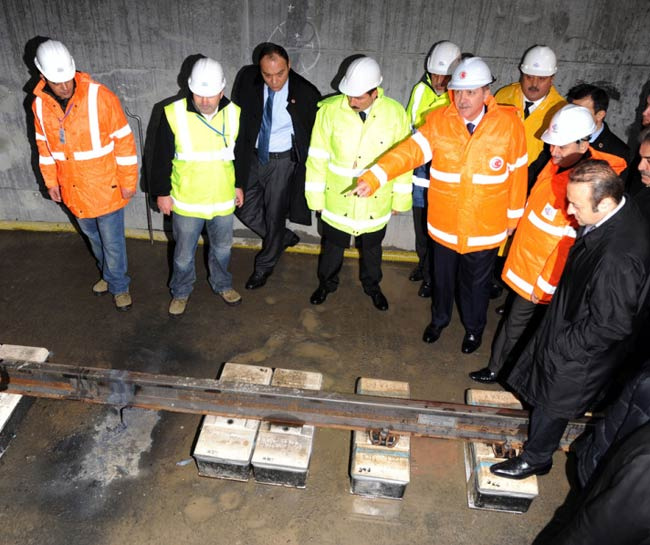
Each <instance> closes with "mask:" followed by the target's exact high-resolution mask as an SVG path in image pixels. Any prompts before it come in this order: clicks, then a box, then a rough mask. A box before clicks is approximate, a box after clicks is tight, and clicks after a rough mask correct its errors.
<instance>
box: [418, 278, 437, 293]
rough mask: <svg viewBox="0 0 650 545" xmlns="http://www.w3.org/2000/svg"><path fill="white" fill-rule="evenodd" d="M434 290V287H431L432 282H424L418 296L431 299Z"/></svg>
mask: <svg viewBox="0 0 650 545" xmlns="http://www.w3.org/2000/svg"><path fill="white" fill-rule="evenodd" d="M432 290H433V286H432V285H431V282H427V281H426V280H423V281H422V284H420V289H419V290H418V295H419V296H420V297H431V292H432Z"/></svg>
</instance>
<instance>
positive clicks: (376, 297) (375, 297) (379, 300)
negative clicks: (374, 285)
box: [368, 291, 388, 310]
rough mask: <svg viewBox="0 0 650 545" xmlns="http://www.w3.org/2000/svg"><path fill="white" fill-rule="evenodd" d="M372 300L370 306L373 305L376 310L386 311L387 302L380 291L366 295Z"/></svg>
mask: <svg viewBox="0 0 650 545" xmlns="http://www.w3.org/2000/svg"><path fill="white" fill-rule="evenodd" d="M368 295H369V296H370V298H371V299H372V304H373V305H375V308H376V309H377V310H388V301H387V300H386V297H384V294H383V293H382V292H380V291H376V292H374V293H369V294H368Z"/></svg>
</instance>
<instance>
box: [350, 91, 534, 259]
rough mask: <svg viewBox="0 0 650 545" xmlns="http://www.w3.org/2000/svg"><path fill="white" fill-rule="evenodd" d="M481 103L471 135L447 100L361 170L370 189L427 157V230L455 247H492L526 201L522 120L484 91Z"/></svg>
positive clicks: (462, 251)
mask: <svg viewBox="0 0 650 545" xmlns="http://www.w3.org/2000/svg"><path fill="white" fill-rule="evenodd" d="M486 106H487V111H486V112H485V115H484V116H483V119H481V122H480V123H479V124H478V126H477V127H476V129H475V131H474V134H473V135H471V136H470V134H469V132H468V131H467V128H466V126H465V122H464V121H463V118H462V117H461V116H460V114H459V113H458V110H457V109H456V106H455V104H454V103H453V102H452V104H450V105H449V106H446V107H442V108H437V109H436V110H433V111H432V112H431V113H429V114H428V115H427V117H426V121H425V123H424V125H422V126H421V127H420V128H419V129H418V130H417V131H416V132H415V133H414V134H413V135H412V136H411V137H410V138H408V139H407V140H405V141H404V142H402V143H401V144H399V145H398V146H396V147H395V148H393V149H392V150H391V151H389V152H388V153H386V154H384V155H382V156H381V157H380V159H379V161H377V163H376V164H375V165H374V166H373V167H371V169H370V171H369V172H367V173H365V174H363V176H362V178H363V179H364V180H365V181H366V182H368V183H369V184H370V186H371V187H372V188H373V189H375V188H376V187H379V186H380V185H383V184H384V183H386V180H389V179H391V178H394V177H395V176H397V175H399V174H401V173H403V172H406V171H408V170H410V169H412V168H414V167H417V166H419V165H422V164H424V163H426V162H427V161H429V160H431V170H430V184H429V193H428V204H429V210H428V217H427V223H428V230H429V236H431V238H433V240H435V241H436V242H438V243H440V244H442V245H443V246H446V247H447V248H450V249H452V250H454V251H456V252H458V253H460V254H465V253H469V252H478V251H481V250H487V249H490V248H497V247H498V246H499V245H500V244H501V243H502V242H503V241H504V240H506V238H507V236H508V229H514V228H515V227H516V226H517V223H518V222H519V218H521V216H522V214H523V212H524V205H525V202H526V186H527V176H528V174H527V165H528V160H527V155H526V135H525V133H524V127H523V125H522V123H521V120H520V119H519V117H518V115H517V112H516V110H515V109H514V108H513V107H511V106H502V105H499V104H497V102H496V101H495V100H494V97H492V96H489V97H488V99H487V101H486Z"/></svg>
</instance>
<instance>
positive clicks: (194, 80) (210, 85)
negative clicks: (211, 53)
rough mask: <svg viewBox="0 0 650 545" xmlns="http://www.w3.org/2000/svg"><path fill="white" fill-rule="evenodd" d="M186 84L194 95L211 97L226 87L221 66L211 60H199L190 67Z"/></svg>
mask: <svg viewBox="0 0 650 545" xmlns="http://www.w3.org/2000/svg"><path fill="white" fill-rule="evenodd" d="M187 84H188V85H189V87H190V91H192V92H193V93H194V94H195V95H199V96H200V97H213V96H215V95H218V94H219V93H220V92H221V91H223V88H224V87H225V86H226V76H225V75H224V73H223V68H222V67H221V64H219V63H218V62H217V61H215V60H213V59H207V58H203V59H199V60H198V61H196V62H195V63H194V66H193V67H192V74H191V75H190V77H189V79H188V80H187Z"/></svg>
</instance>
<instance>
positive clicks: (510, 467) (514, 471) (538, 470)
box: [490, 456, 553, 480]
mask: <svg viewBox="0 0 650 545" xmlns="http://www.w3.org/2000/svg"><path fill="white" fill-rule="evenodd" d="M552 467H553V462H548V463H547V464H540V465H530V464H528V463H526V462H524V461H523V460H522V459H521V458H520V457H519V456H517V457H515V458H511V459H510V460H506V461H505V462H500V463H498V464H494V465H492V466H490V472H491V473H492V474H494V475H497V476H498V477H505V478H506V479H517V480H520V479H526V478H528V477H531V476H532V475H546V474H547V473H548V472H549V471H551V468H552Z"/></svg>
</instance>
